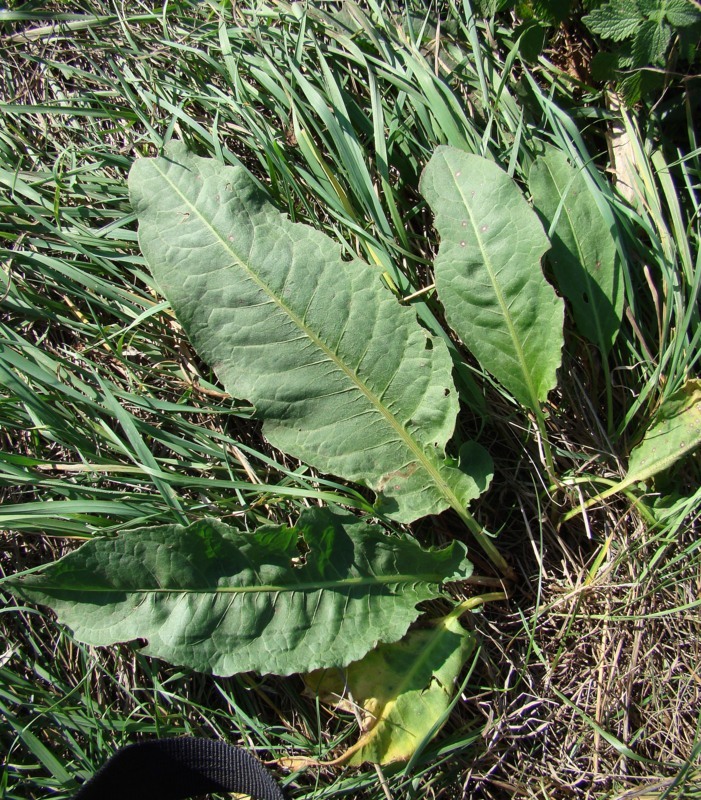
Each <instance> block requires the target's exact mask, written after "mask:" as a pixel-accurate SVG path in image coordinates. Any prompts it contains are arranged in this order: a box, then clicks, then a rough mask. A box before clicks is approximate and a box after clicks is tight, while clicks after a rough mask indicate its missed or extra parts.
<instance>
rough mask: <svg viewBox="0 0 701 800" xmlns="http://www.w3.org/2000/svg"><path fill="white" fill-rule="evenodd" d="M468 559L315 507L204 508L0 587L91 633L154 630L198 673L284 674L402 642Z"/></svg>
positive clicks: (95, 638) (141, 634)
mask: <svg viewBox="0 0 701 800" xmlns="http://www.w3.org/2000/svg"><path fill="white" fill-rule="evenodd" d="M471 569H472V567H471V564H470V562H469V561H468V560H467V558H466V557H465V547H464V546H463V545H462V544H460V543H458V542H453V543H452V545H451V546H450V547H447V548H444V549H442V550H435V549H430V550H426V549H423V548H421V546H420V545H419V544H418V543H417V542H416V541H415V540H413V539H411V538H409V537H406V538H398V537H393V536H389V535H387V534H386V533H384V532H383V531H382V529H381V528H379V527H378V526H375V525H368V524H366V523H364V522H361V521H359V520H357V519H355V518H354V517H353V516H350V515H347V514H339V513H332V512H331V511H329V510H327V509H310V510H308V511H305V512H304V513H303V514H302V517H301V518H300V521H299V524H298V526H297V527H296V528H295V529H291V528H287V527H273V526H266V527H263V528H261V529H259V530H258V531H256V532H255V533H241V532H239V531H237V530H236V529H234V528H231V527H229V526H227V525H225V524H223V523H221V522H218V521H217V520H211V519H209V520H203V521H200V522H195V523H193V524H192V525H189V526H187V527H182V526H179V525H165V526H158V527H153V528H142V529H139V530H134V531H129V532H127V533H124V534H122V535H120V536H118V537H116V538H114V539H96V540H93V541H90V542H88V543H86V544H84V545H83V546H82V547H81V548H80V549H78V550H76V551H74V552H73V553H70V554H69V555H67V556H64V557H63V558H62V559H60V560H59V561H57V562H55V563H54V564H51V565H49V566H47V567H46V568H45V569H44V570H43V571H42V572H41V573H38V574H30V575H26V576H24V577H17V578H14V579H13V580H11V581H8V582H7V583H6V584H5V585H9V588H10V589H11V590H12V591H14V592H16V593H17V594H19V595H21V596H22V597H24V598H26V599H29V600H31V601H33V602H37V603H43V604H46V605H49V606H51V607H52V608H53V609H54V610H55V611H56V612H57V614H58V616H59V619H60V620H61V621H62V622H64V623H65V624H66V625H68V626H69V627H70V628H71V629H72V630H73V632H74V634H75V636H76V638H78V639H80V640H81V641H84V642H88V643H90V644H95V645H107V644H113V643H115V642H122V641H129V640H134V639H147V640H148V644H147V646H146V647H145V648H144V651H143V652H145V653H146V654H148V655H152V656H156V657H158V658H162V659H165V660H167V661H170V662H172V663H175V664H182V665H185V666H189V667H192V668H193V669H197V670H200V671H203V672H213V673H215V674H218V675H230V674H233V673H236V672H243V671H247V670H255V671H257V672H262V673H268V672H272V673H277V674H283V675H286V674H291V673H294V672H306V671H309V670H313V669H316V668H318V667H322V666H343V665H345V664H348V663H349V662H351V661H354V660H356V659H359V658H361V657H362V656H363V655H365V653H366V652H367V651H368V650H370V649H371V648H373V647H375V646H376V645H377V643H378V642H391V641H396V640H397V639H400V638H401V637H402V636H403V635H404V633H405V632H406V630H407V628H408V627H409V625H410V624H411V622H413V620H414V619H416V617H417V616H418V613H419V612H418V611H417V609H416V604H417V603H419V602H421V601H423V600H428V599H430V598H434V597H436V596H438V595H439V594H440V588H439V587H440V584H441V583H443V582H444V581H447V580H462V579H465V578H467V577H469V575H470V573H471Z"/></svg>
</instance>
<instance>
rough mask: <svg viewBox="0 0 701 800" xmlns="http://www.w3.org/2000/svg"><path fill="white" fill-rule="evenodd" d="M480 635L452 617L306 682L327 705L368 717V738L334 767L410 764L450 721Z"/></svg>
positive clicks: (365, 719) (365, 726)
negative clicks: (460, 682) (462, 674)
mask: <svg viewBox="0 0 701 800" xmlns="http://www.w3.org/2000/svg"><path fill="white" fill-rule="evenodd" d="M474 646H475V636H474V634H473V633H471V632H469V631H467V630H465V629H464V628H463V627H462V625H461V624H460V622H459V621H458V620H457V619H455V618H454V617H452V616H451V615H448V616H447V617H443V618H442V619H439V620H435V621H434V623H433V624H432V626H431V627H430V628H420V629H416V630H412V631H410V632H409V633H408V634H407V635H406V636H405V637H404V639H402V640H401V641H400V642H395V643H394V644H386V645H381V646H380V647H378V648H377V649H376V650H373V651H372V652H370V653H368V654H367V655H366V656H365V657H364V658H363V659H361V660H360V661H356V662H354V663H353V664H350V665H349V666H348V667H347V668H346V669H344V670H319V671H317V672H314V673H312V674H311V675H308V676H306V677H305V681H306V683H307V685H308V686H309V688H310V689H311V690H312V691H314V692H315V693H317V694H318V695H319V696H320V697H321V699H322V700H323V701H324V702H326V703H333V704H334V705H336V706H338V707H341V708H345V709H347V710H352V708H353V707H354V706H355V707H357V708H360V710H361V713H362V717H363V718H362V735H361V737H360V739H359V740H358V741H357V742H356V743H355V744H354V745H353V746H352V747H350V748H349V749H348V750H347V751H346V752H345V753H344V754H343V755H341V756H340V757H339V758H337V759H335V761H334V762H333V763H334V764H343V763H348V764H350V765H352V766H358V765H360V764H362V763H364V762H366V761H370V762H372V763H375V764H389V763H392V762H394V761H406V760H407V759H409V758H411V756H412V755H413V753H414V752H415V751H416V748H417V747H418V746H419V745H420V744H421V743H422V742H423V741H424V740H425V739H427V738H428V737H430V736H432V735H434V734H435V733H437V730H438V728H439V727H440V725H441V724H442V723H443V722H444V721H445V718H446V716H447V713H448V710H449V708H450V703H451V699H452V696H453V693H454V690H455V681H456V679H457V677H458V675H459V674H460V671H461V669H462V668H463V665H464V664H465V662H466V661H467V659H468V658H469V656H470V654H471V653H472V652H473V650H474Z"/></svg>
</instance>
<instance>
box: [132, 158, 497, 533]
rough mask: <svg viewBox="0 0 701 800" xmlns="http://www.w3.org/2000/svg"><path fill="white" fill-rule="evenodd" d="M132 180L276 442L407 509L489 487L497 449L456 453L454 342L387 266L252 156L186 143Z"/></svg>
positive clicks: (192, 325) (197, 308)
mask: <svg viewBox="0 0 701 800" xmlns="http://www.w3.org/2000/svg"><path fill="white" fill-rule="evenodd" d="M129 184H130V190H131V197H132V202H133V205H134V208H135V210H136V213H137V215H138V218H139V241H140V243H141V247H142V250H143V252H144V255H145V256H146V260H147V261H148V263H149V266H150V268H151V270H152V272H153V275H154V277H155V279H156V281H157V283H158V285H159V286H160V288H161V290H162V291H163V293H164V294H165V296H166V297H167V299H168V300H169V301H170V303H171V304H172V306H173V308H174V310H175V313H176V315H177V316H178V319H179V320H180V321H181V322H182V324H183V326H184V328H185V330H186V331H187V333H188V335H189V336H190V338H191V340H192V342H193V344H194V346H195V348H196V349H197V350H198V352H199V353H200V354H201V355H202V357H203V358H205V359H206V360H207V361H208V362H209V363H210V364H211V365H212V367H213V368H214V369H215V371H216V372H217V374H218V375H219V377H220V379H221V380H222V382H223V383H224V386H225V387H226V388H227V390H228V391H229V392H230V393H231V394H232V395H234V396H235V397H238V398H242V399H247V400H249V401H250V402H251V403H253V405H254V406H255V409H256V415H257V416H258V417H259V418H261V419H263V420H264V421H265V423H264V426H263V432H264V434H265V436H266V437H267V438H268V440H269V441H270V442H271V443H272V444H273V445H275V446H276V447H278V448H279V449H280V450H283V451H285V452H286V453H289V454H291V455H293V456H296V457H297V458H300V459H302V460H304V461H306V462H308V463H309V464H312V465H313V466H315V467H317V468H318V469H320V470H323V471H324V472H326V473H331V474H334V475H338V476H341V477H342V478H346V479H348V480H351V481H357V482H360V483H364V484H366V485H367V486H369V487H370V488H372V489H373V490H374V491H375V492H377V493H378V495H379V498H378V506H379V508H380V510H382V511H383V512H384V513H386V514H388V515H391V516H393V517H394V518H395V519H398V520H400V521H404V522H408V521H411V520H414V519H417V518H418V517H421V516H424V515H426V514H430V513H438V512H440V511H442V510H443V509H445V508H447V507H448V506H453V507H454V508H456V509H460V508H464V507H465V506H466V505H467V503H468V502H469V501H470V500H471V499H472V498H474V497H477V496H478V495H479V494H480V492H481V491H482V490H484V488H486V485H487V483H488V480H489V477H488V476H489V473H490V465H489V463H488V462H489V459H488V457H487V456H486V454H484V456H481V457H480V458H479V459H476V460H475V461H474V462H473V464H470V465H468V468H469V469H470V471H471V475H472V476H471V477H470V476H468V475H467V474H465V473H464V472H463V471H461V470H459V469H458V468H457V466H456V464H455V462H454V461H452V460H450V459H448V458H447V457H446V454H445V446H446V443H447V442H448V440H449V438H450V437H451V435H452V433H453V429H454V426H455V419H456V415H457V410H458V398H457V394H456V391H455V387H454V384H453V380H452V374H451V369H452V365H451V359H450V356H449V353H448V350H447V347H446V346H445V344H444V343H443V342H442V341H440V340H438V339H437V338H434V337H432V336H430V335H429V334H428V333H427V332H426V331H425V330H424V329H423V328H422V327H421V326H420V325H419V324H418V322H417V320H416V316H415V314H414V312H413V311H412V310H411V309H410V308H408V307H404V306H402V305H400V304H399V303H398V302H397V301H396V299H395V298H394V296H393V295H392V294H391V292H389V291H388V290H387V289H386V288H385V287H384V285H383V283H382V281H381V279H380V273H379V271H377V270H376V269H374V268H372V267H370V266H369V265H367V264H365V263H363V262H361V261H358V260H350V261H346V260H344V259H343V258H342V255H341V251H340V248H339V246H338V245H337V244H336V243H335V242H334V241H333V240H331V239H329V238H328V237H327V236H325V235H324V234H322V233H321V232H319V231H317V230H315V229H314V228H311V227H310V226H308V225H302V224H293V223H291V222H290V221H289V220H288V219H287V218H286V217H284V216H283V215H281V214H280V213H279V212H278V211H277V210H276V209H275V208H274V207H273V206H272V205H271V204H270V203H269V202H268V200H267V199H266V197H265V195H264V193H263V191H262V190H261V189H260V188H259V187H258V186H257V185H256V184H255V183H254V181H253V179H252V178H251V176H250V175H249V174H248V172H247V171H246V170H245V169H244V168H243V167H228V166H223V165H222V164H220V163H219V162H218V161H216V160H214V159H209V158H199V157H196V156H192V155H190V154H189V153H187V151H186V150H185V148H184V147H183V146H182V145H179V144H176V145H175V146H173V147H172V148H171V150H170V151H169V155H168V157H166V158H157V159H150V158H149V159H140V160H138V161H137V162H136V163H135V164H134V166H133V168H132V171H131V175H130V178H129Z"/></svg>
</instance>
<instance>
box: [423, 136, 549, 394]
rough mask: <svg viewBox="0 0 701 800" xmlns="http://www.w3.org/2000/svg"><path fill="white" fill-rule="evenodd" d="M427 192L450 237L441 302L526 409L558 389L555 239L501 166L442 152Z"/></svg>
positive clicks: (438, 273)
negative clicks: (548, 256) (549, 268)
mask: <svg viewBox="0 0 701 800" xmlns="http://www.w3.org/2000/svg"><path fill="white" fill-rule="evenodd" d="M421 192H422V194H423V195H424V197H425V198H426V200H428V202H429V204H430V206H431V208H432V209H433V213H434V215H435V221H436V228H437V230H438V233H439V234H440V237H441V243H440V250H439V252H438V257H437V258H436V262H435V279H436V287H437V289H438V295H439V297H440V299H441V302H442V303H443V306H444V307H445V312H446V317H447V320H448V322H449V324H450V326H451V327H452V328H453V330H454V331H455V332H456V333H457V334H458V336H459V337H460V338H461V339H462V341H463V342H464V344H465V345H466V346H467V347H468V348H469V349H470V350H471V351H472V353H473V354H474V355H475V356H476V358H477V359H478V361H479V362H480V364H481V365H482V366H483V367H484V368H485V369H486V370H488V371H489V372H491V373H492V375H494V377H495V378H497V380H499V381H500V383H502V384H503V385H504V386H505V387H506V388H507V389H508V390H509V391H510V392H511V393H512V394H513V395H514V397H515V398H516V399H517V400H518V401H519V402H520V403H521V404H522V405H524V406H526V407H529V408H532V409H539V407H540V404H541V402H542V401H543V400H545V398H546V396H547V394H548V391H549V390H550V389H552V388H553V387H554V386H555V383H556V371H557V368H558V366H559V365H560V350H561V349H562V343H563V334H562V325H563V316H564V310H563V302H562V300H561V299H560V298H559V297H558V296H557V295H556V294H555V291H554V289H553V288H552V286H550V284H549V283H548V282H547V281H546V280H545V277H544V275H543V272H542V269H541V265H540V261H541V257H542V255H543V253H544V252H545V251H546V250H547V249H548V246H549V243H548V239H547V237H546V235H545V233H544V231H543V227H542V225H541V224H540V222H539V220H538V217H537V215H536V213H535V212H534V211H533V209H531V207H530V206H529V205H528V203H527V202H526V200H525V199H524V197H523V195H522V194H521V192H520V190H519V189H518V187H517V186H516V184H515V183H514V181H513V180H511V178H509V176H508V175H507V174H506V173H505V172H504V171H503V170H502V169H501V168H500V167H499V166H497V165H496V164H495V163H494V162H493V161H489V160H487V159H485V158H480V157H479V156H476V155H472V154H470V153H465V152H463V151H461V150H456V149H454V148H451V147H439V148H438V149H437V150H436V152H435V153H434V154H433V157H432V158H431V160H430V161H429V163H428V165H427V166H426V169H425V170H424V173H423V175H422V178H421Z"/></svg>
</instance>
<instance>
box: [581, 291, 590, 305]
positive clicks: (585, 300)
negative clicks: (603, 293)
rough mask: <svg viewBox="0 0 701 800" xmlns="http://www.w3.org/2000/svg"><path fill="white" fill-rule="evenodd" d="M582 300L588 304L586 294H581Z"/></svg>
mask: <svg viewBox="0 0 701 800" xmlns="http://www.w3.org/2000/svg"><path fill="white" fill-rule="evenodd" d="M582 300H584V302H585V303H588V302H589V295H588V294H587V293H586V292H582Z"/></svg>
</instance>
